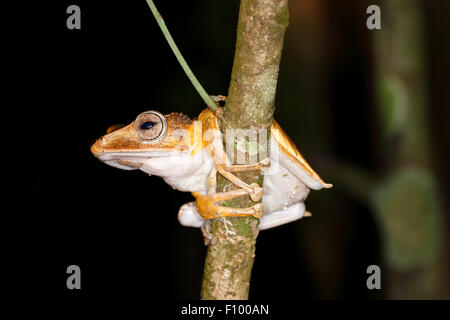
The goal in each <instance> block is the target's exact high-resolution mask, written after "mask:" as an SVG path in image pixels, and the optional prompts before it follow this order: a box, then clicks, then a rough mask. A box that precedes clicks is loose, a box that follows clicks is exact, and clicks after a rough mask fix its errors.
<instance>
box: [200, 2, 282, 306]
mask: <svg viewBox="0 0 450 320" xmlns="http://www.w3.org/2000/svg"><path fill="white" fill-rule="evenodd" d="M288 21H289V11H288V1H287V0H242V1H241V6H240V10H239V22H238V28H237V40H236V52H235V57H234V64H233V71H232V75H231V83H230V88H229V91H228V97H227V102H226V105H225V108H224V112H223V116H222V117H221V119H220V127H221V130H222V132H223V133H224V134H226V132H227V130H228V129H248V130H253V133H256V132H258V130H259V129H267V131H266V132H265V133H264V134H267V135H268V134H269V132H268V131H269V129H270V125H271V123H272V118H273V112H274V101H275V91H276V85H277V79H278V70H279V64H280V58H281V51H282V48H283V39H284V32H285V30H286V27H287V25H288ZM266 138H267V136H266ZM265 140H267V139H263V140H262V139H261V137H259V138H258V141H259V142H260V143H261V141H265ZM233 146H234V148H227V150H226V151H227V154H228V155H229V156H230V158H231V159H238V158H239V155H243V156H244V157H245V159H247V160H248V159H250V157H249V152H250V153H252V152H255V151H258V150H260V148H267V145H266V144H264V145H262V144H260V145H256V146H255V145H253V144H252V143H251V142H246V143H243V144H240V143H236V142H235V143H233ZM261 158H262V157H256V158H255V159H252V160H251V161H247V162H246V163H252V162H256V161H258V160H262V159H261ZM233 162H235V163H236V161H233ZM235 174H236V176H237V177H239V178H240V179H242V180H243V181H245V182H247V183H249V184H250V183H254V182H256V183H258V184H259V185H260V186H262V184H263V175H261V172H260V171H259V170H254V171H247V172H242V173H235ZM235 188H236V187H235V186H234V185H233V184H231V183H230V182H229V181H228V180H226V179H225V178H223V177H222V176H220V175H218V177H217V192H220V191H226V190H233V189H235ZM254 204H255V203H254V202H252V201H251V199H250V198H249V197H248V196H245V197H240V198H236V199H232V200H230V201H225V202H224V203H222V205H225V206H230V207H239V208H246V207H250V206H252V205H254ZM258 223H259V221H258V220H257V219H255V218H253V217H229V218H219V219H214V220H213V221H212V222H211V233H212V235H213V239H212V241H211V244H210V245H209V247H208V252H207V257H206V262H205V271H204V277H203V284H202V294H201V296H202V299H233V300H234V299H247V298H248V293H249V286H250V275H251V270H252V266H253V259H254V256H255V244H256V237H257V236H258Z"/></svg>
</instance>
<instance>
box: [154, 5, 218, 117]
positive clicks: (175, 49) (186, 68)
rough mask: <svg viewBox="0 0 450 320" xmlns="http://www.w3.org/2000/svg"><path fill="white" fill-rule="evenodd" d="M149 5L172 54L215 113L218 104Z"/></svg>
mask: <svg viewBox="0 0 450 320" xmlns="http://www.w3.org/2000/svg"><path fill="white" fill-rule="evenodd" d="M147 4H148V6H149V7H150V10H151V11H152V13H153V16H154V17H155V19H156V22H158V25H159V27H160V28H161V31H162V33H163V34H164V37H165V38H166V40H167V42H168V43H169V46H170V48H171V49H172V52H173V53H174V55H175V57H176V58H177V60H178V62H179V63H180V65H181V67H182V68H183V70H184V72H185V73H186V75H187V76H188V78H189V80H190V81H191V83H192V85H193V86H194V88H195V90H197V92H198V94H199V95H200V96H201V97H202V99H203V101H205V103H206V105H207V106H208V107H209V108H210V109H211V110H213V111H215V110H217V104H216V103H215V102H214V101H213V99H212V98H211V97H210V96H209V95H208V93H207V92H206V91H205V89H203V87H202V85H201V84H200V82H198V80H197V78H196V77H195V75H194V73H193V72H192V70H191V68H189V65H188V64H187V62H186V60H184V58H183V56H182V54H181V52H180V50H178V47H177V45H176V44H175V41H173V38H172V36H171V35H170V32H169V30H168V29H167V27H166V24H165V23H164V19H163V18H162V16H161V15H160V14H159V12H158V9H156V6H155V4H154V3H153V1H152V0H147Z"/></svg>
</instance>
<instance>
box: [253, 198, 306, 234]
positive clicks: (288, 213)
mask: <svg viewBox="0 0 450 320" xmlns="http://www.w3.org/2000/svg"><path fill="white" fill-rule="evenodd" d="M304 214H305V204H304V203H303V202H299V203H296V204H293V205H291V206H289V207H287V208H286V209H284V210H280V211H276V212H272V213H269V214H265V215H264V216H263V217H262V218H261V219H260V221H259V230H265V229H270V228H274V227H278V226H281V225H282V224H285V223H289V222H292V221H295V220H298V219H300V218H302V217H303V215H304Z"/></svg>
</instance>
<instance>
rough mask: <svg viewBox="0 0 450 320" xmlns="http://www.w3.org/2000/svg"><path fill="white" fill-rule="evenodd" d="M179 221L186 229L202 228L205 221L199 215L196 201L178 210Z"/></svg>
mask: <svg viewBox="0 0 450 320" xmlns="http://www.w3.org/2000/svg"><path fill="white" fill-rule="evenodd" d="M178 221H179V222H180V224H181V225H183V226H186V227H194V228H200V227H201V226H202V225H203V224H204V223H205V220H204V219H203V218H202V217H201V216H200V215H199V214H198V212H197V208H196V206H195V201H192V202H188V203H186V204H184V205H182V206H181V208H180V210H178Z"/></svg>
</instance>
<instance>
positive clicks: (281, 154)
mask: <svg viewBox="0 0 450 320" xmlns="http://www.w3.org/2000/svg"><path fill="white" fill-rule="evenodd" d="M219 110H220V109H219ZM107 132H108V133H107V134H106V135H104V136H103V137H101V138H100V139H99V140H98V141H96V142H95V143H94V145H92V148H91V151H92V153H93V154H94V155H95V156H96V157H97V158H98V159H100V160H101V161H103V162H105V163H106V164H108V165H111V166H113V167H117V168H120V169H125V170H133V169H140V170H142V171H144V172H146V173H148V174H149V175H157V176H160V177H161V178H163V179H164V181H165V182H167V183H168V184H169V185H170V186H172V187H173V188H175V189H178V190H181V191H189V192H192V194H193V196H194V197H195V200H196V201H195V202H190V203H187V204H185V205H183V206H182V207H181V208H180V210H179V212H178V220H179V221H180V223H181V224H182V225H185V226H191V227H203V226H204V224H205V221H207V220H209V219H213V218H219V217H226V216H246V215H251V216H254V217H256V218H260V223H259V229H260V230H264V229H269V228H273V227H276V226H279V225H282V224H285V223H288V222H291V221H295V220H297V219H300V218H302V217H304V216H308V215H310V214H309V212H307V211H305V205H304V201H305V199H306V197H307V196H308V193H309V189H314V190H319V189H322V188H330V187H331V186H332V185H331V184H327V183H325V182H323V181H322V179H321V178H320V177H319V175H318V174H317V173H315V172H314V170H313V169H312V168H311V167H310V166H309V165H308V163H307V162H306V161H305V159H304V158H303V157H302V155H301V154H300V152H299V151H298V150H297V148H296V147H295V145H294V144H293V143H292V141H291V140H290V139H289V137H288V136H287V135H286V134H285V133H284V132H283V130H282V129H281V127H280V126H279V125H278V123H277V122H276V121H275V120H274V121H273V123H272V127H271V131H270V132H271V133H270V136H271V138H270V139H268V140H269V141H268V143H269V146H270V147H269V151H270V152H269V157H268V158H266V159H260V161H259V162H257V163H256V164H239V165H235V164H232V163H231V161H230V160H229V159H228V157H227V155H226V152H225V150H224V147H223V142H222V141H223V139H222V134H221V133H220V130H219V120H218V118H217V116H216V113H214V112H213V111H211V110H209V109H205V110H203V111H202V112H201V113H200V115H199V117H198V119H194V120H191V119H190V118H189V117H187V116H185V115H183V114H182V113H171V114H168V115H162V114H160V113H159V112H156V111H147V112H144V113H141V114H140V115H139V116H138V117H137V118H136V120H135V121H133V122H132V123H131V124H129V125H127V126H124V127H117V126H113V127H110V128H108V131H107ZM258 169H262V171H261V172H263V173H264V185H263V186H262V188H261V187H260V186H259V185H258V184H256V183H254V184H250V185H249V184H246V183H245V182H243V181H242V180H240V179H238V178H237V177H236V176H235V175H234V174H233V172H239V171H248V170H258ZM217 171H218V172H219V173H220V174H222V175H223V176H224V177H225V178H227V179H228V180H229V181H231V182H232V183H233V184H234V185H236V186H237V187H239V188H237V189H236V190H231V191H227V192H219V193H216V192H215V191H216V190H215V188H216V184H215V183H216V173H217ZM233 189H235V188H233ZM245 195H248V196H250V198H251V199H252V200H253V201H255V202H258V201H259V200H261V201H260V203H256V204H255V205H254V206H252V207H250V208H229V207H225V206H221V202H222V201H224V200H228V199H232V198H236V197H241V196H245Z"/></svg>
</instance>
